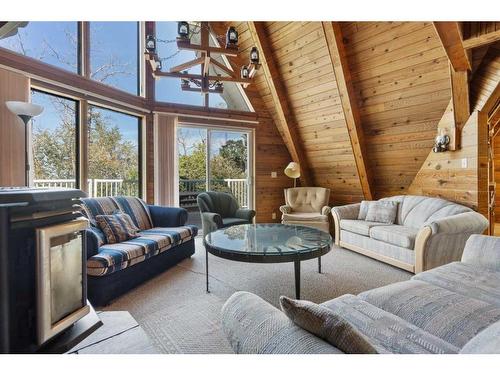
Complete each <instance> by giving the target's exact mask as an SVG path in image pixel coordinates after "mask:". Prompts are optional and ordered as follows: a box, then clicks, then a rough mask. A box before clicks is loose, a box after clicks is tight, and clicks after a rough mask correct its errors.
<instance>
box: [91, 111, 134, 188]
mask: <svg viewBox="0 0 500 375" xmlns="http://www.w3.org/2000/svg"><path fill="white" fill-rule="evenodd" d="M88 127H89V129H88V131H89V136H88V142H89V143H88V148H89V150H88V155H89V170H88V177H89V180H88V184H89V185H88V188H89V195H90V196H92V197H102V196H114V195H132V196H140V183H139V170H140V164H139V158H140V156H139V134H140V119H139V118H138V117H135V116H131V115H127V114H124V113H120V112H116V111H112V110H109V109H104V108H100V107H96V106H89V124H88Z"/></svg>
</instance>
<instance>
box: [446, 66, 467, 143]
mask: <svg viewBox="0 0 500 375" xmlns="http://www.w3.org/2000/svg"><path fill="white" fill-rule="evenodd" d="M468 76H469V73H468V71H467V70H461V71H455V70H454V69H453V67H452V66H451V64H450V78H451V95H452V106H453V118H454V125H455V126H454V130H452V132H453V136H452V137H451V142H450V150H452V151H454V150H458V149H460V147H461V140H462V129H463V128H464V126H465V123H466V122H467V120H468V119H469V116H470V103H469V77H468Z"/></svg>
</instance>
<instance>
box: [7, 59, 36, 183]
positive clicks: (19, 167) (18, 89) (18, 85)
mask: <svg viewBox="0 0 500 375" xmlns="http://www.w3.org/2000/svg"><path fill="white" fill-rule="evenodd" d="M29 88H30V82H29V78H26V77H25V76H23V75H22V74H18V73H14V72H11V71H8V70H5V69H1V68H0V186H24V185H25V173H24V134H25V133H24V124H23V123H22V122H21V121H20V120H19V118H18V117H17V116H16V115H14V114H12V113H11V112H10V111H9V110H8V109H7V107H6V106H5V102H6V101H9V100H17V101H28V100H29V97H30V90H29Z"/></svg>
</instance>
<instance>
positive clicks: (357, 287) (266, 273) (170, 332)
mask: <svg viewBox="0 0 500 375" xmlns="http://www.w3.org/2000/svg"><path fill="white" fill-rule="evenodd" d="M322 265H323V273H322V274H318V272H317V261H316V260H315V259H314V260H309V261H305V262H303V263H302V272H301V273H302V298H303V299H307V300H311V301H314V302H318V303H319V302H323V301H326V300H328V299H332V298H335V297H337V296H339V295H342V294H346V293H351V294H357V293H360V292H362V291H364V290H368V289H372V288H376V287H380V286H384V285H387V284H391V283H394V282H398V281H404V280H408V279H409V278H410V277H411V274H410V273H407V272H405V271H403V270H400V269H397V268H394V267H392V266H389V265H386V264H384V263H380V262H378V261H376V260H373V259H370V258H367V257H364V256H362V255H359V254H356V253H354V252H351V251H349V250H344V249H340V248H336V247H334V248H333V249H332V251H330V252H329V253H328V254H326V255H325V256H324V257H323V261H322ZM209 274H210V293H208V294H207V293H206V292H205V249H204V247H203V245H202V242H201V238H197V239H196V253H195V255H194V256H193V257H192V258H190V259H186V260H184V261H183V262H181V263H179V264H178V265H177V266H175V267H173V268H171V269H170V270H168V271H166V272H164V273H163V274H161V275H159V276H157V277H155V278H154V279H151V280H149V281H148V282H146V283H144V284H143V285H141V286H140V287H138V288H136V289H134V290H132V291H131V292H129V293H127V294H126V295H124V296H122V297H120V298H119V299H117V300H115V301H114V302H113V303H112V304H111V305H109V306H107V307H106V308H105V310H126V311H129V312H130V313H131V314H132V316H133V317H134V318H135V319H136V320H137V322H138V323H139V324H140V325H141V326H142V327H143V328H144V330H145V331H146V333H147V334H148V335H149V336H150V338H151V339H152V341H153V343H154V344H155V345H156V347H157V348H158V350H159V351H160V352H162V353H230V352H231V350H230V348H229V345H228V344H227V342H226V338H225V336H224V333H223V332H222V329H221V324H220V319H219V316H220V309H221V307H222V305H223V304H224V302H225V301H226V299H227V298H228V297H229V296H230V295H231V294H232V293H234V292H236V291H238V290H245V291H249V292H252V293H255V294H257V295H259V296H260V297H262V298H264V299H265V300H267V301H268V302H270V303H272V304H273V305H275V306H277V305H278V300H279V297H280V295H287V296H291V297H294V293H295V289H294V273H293V264H292V263H281V264H251V263H241V262H233V261H229V260H225V259H221V258H217V257H215V256H212V255H210V256H209Z"/></svg>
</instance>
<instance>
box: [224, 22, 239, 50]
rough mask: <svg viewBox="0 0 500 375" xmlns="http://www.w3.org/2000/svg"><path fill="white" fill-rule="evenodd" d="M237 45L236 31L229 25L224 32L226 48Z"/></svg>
mask: <svg viewBox="0 0 500 375" xmlns="http://www.w3.org/2000/svg"><path fill="white" fill-rule="evenodd" d="M236 47H238V32H237V31H236V29H235V28H234V27H233V26H230V27H229V28H228V29H227V32H226V48H236Z"/></svg>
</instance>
